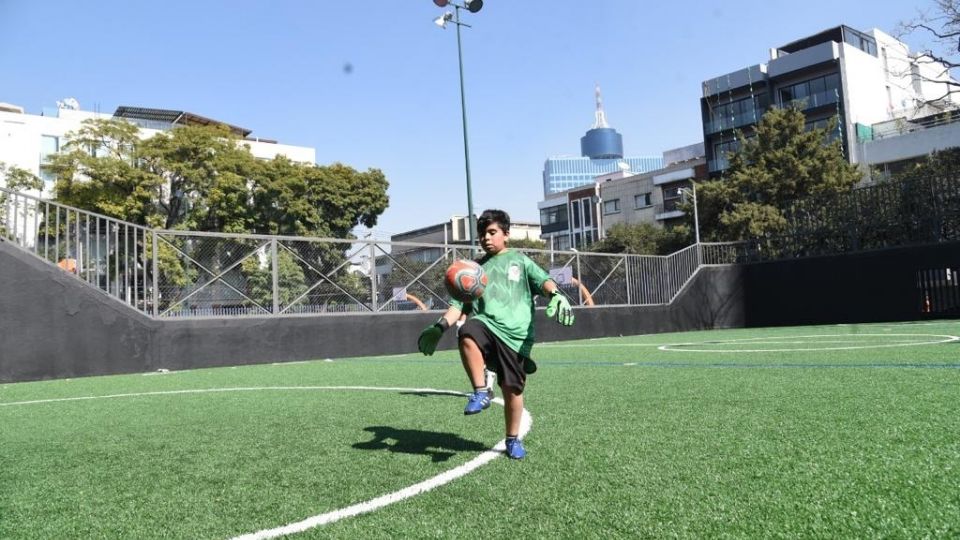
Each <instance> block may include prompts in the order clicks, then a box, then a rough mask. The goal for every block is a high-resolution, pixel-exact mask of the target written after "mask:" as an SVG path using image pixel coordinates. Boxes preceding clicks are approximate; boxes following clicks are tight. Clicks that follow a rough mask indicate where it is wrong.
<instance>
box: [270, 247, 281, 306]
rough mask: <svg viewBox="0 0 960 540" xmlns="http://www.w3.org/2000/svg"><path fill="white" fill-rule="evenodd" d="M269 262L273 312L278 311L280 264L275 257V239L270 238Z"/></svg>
mask: <svg viewBox="0 0 960 540" xmlns="http://www.w3.org/2000/svg"><path fill="white" fill-rule="evenodd" d="M270 262H271V264H272V265H273V287H272V290H273V294H272V296H273V314H274V315H276V314H277V313H280V268H279V267H280V265H279V259H278V258H277V239H276V238H273V239H271V240H270Z"/></svg>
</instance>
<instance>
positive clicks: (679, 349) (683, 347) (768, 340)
mask: <svg viewBox="0 0 960 540" xmlns="http://www.w3.org/2000/svg"><path fill="white" fill-rule="evenodd" d="M891 336H895V337H924V338H944V339H936V340H932V341H904V342H896V343H885V344H870V345H853V346H849V347H811V348H790V349H785V348H784V349H691V348H687V346H698V345H727V344H729V345H736V344H747V343H746V342H752V343H750V344H751V345H752V344H757V345H761V343H758V342H759V341H763V343H762V345H766V344H778V343H783V344H803V343H812V344H816V343H821V342H820V341H812V342H811V341H806V342H797V341H776V340H783V339H791V340H797V339H814V338H832V337H857V338H861V337H891ZM953 341H960V337H958V336H951V335H945V334H852V335H850V336H836V335H833V334H828V335H810V336H775V337H768V338H743V339H727V340H717V341H708V342H699V343H696V342H692V343H672V344H668V345H661V346H659V347H657V348H658V349H659V350H661V351H672V352H709V353H752V352H808V351H848V350H854V349H886V348H890V347H917V346H921V345H936V344H939V343H950V342H953ZM822 343H838V342H835V341H829V340H828V341H823V342H822ZM839 343H845V341H844V342H839ZM673 347H677V348H673Z"/></svg>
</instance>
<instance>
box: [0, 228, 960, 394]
mask: <svg viewBox="0 0 960 540" xmlns="http://www.w3.org/2000/svg"><path fill="white" fill-rule="evenodd" d="M931 268H954V269H956V268H960V243H951V244H939V245H935V246H925V247H914V248H900V249H891V250H884V251H877V252H870V253H859V254H854V255H843V256H835V257H817V258H809V259H798V260H794V261H779V262H770V263H756V264H750V265H744V266H717V267H706V268H703V269H702V270H701V271H700V272H699V273H698V274H697V275H696V276H695V277H694V279H693V280H692V281H691V282H690V283H689V284H688V285H687V287H686V288H685V289H684V290H683V291H682V292H681V294H680V296H679V297H678V298H677V300H676V301H675V302H674V303H673V304H671V305H669V306H640V307H591V308H578V309H577V310H576V316H577V321H576V324H575V325H574V326H572V327H569V328H567V327H562V326H559V325H557V324H555V323H553V322H552V321H549V320H547V319H546V317H543V316H542V315H538V318H537V337H538V341H562V340H567V339H582V338H591V337H607V336H618V335H636V334H650V333H661V332H675V331H684V330H694V329H706V328H736V327H744V326H752V327H759V326H778V325H803V324H835V323H851V322H886V321H910V320H918V319H924V318H934V317H939V318H942V317H951V318H958V317H960V313H953V312H950V313H942V312H941V313H929V314H928V313H922V312H921V308H922V305H923V304H922V293H921V292H920V291H919V290H918V288H917V272H918V271H920V270H926V269H931ZM437 316H438V313H437V312H431V313H418V312H403V313H377V314H367V315H328V316H284V317H250V318H234V319H179V320H153V319H151V318H149V317H146V316H144V315H142V314H140V313H139V312H137V311H135V310H133V309H132V308H129V307H128V306H125V305H123V304H121V303H119V302H117V301H116V300H113V299H112V298H109V297H107V296H106V295H105V294H104V293H102V292H101V291H99V290H96V289H94V288H93V287H90V286H88V285H86V284H84V283H81V282H80V281H79V280H77V279H76V278H74V277H73V276H71V275H68V274H66V273H64V272H63V271H61V270H60V269H59V268H57V267H54V266H52V265H49V264H47V263H45V262H43V261H41V260H40V259H38V258H37V257H35V256H33V255H31V254H29V253H25V252H23V251H21V250H19V249H18V248H16V247H14V246H11V245H10V244H8V243H6V242H3V241H0V383H2V382H15V381H29V380H41V379H55V378H66V377H81V376H90V375H105V374H116V373H139V372H150V371H156V370H158V369H169V370H182V369H191V368H201V367H213V366H229V365H242V364H259V363H269V362H289V361H294V360H313V359H323V358H347V357H356V356H374V355H383V354H398V353H409V352H415V351H416V338H417V335H418V334H419V332H420V330H422V329H423V328H424V327H425V326H427V325H428V324H430V323H432V322H433V321H435V320H436V318H437ZM455 345H456V343H455V338H454V337H453V333H452V332H450V333H448V334H447V335H446V336H444V338H443V340H442V341H441V342H440V349H452V348H453V347H454V346H455Z"/></svg>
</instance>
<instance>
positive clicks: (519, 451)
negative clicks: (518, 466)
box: [507, 437, 527, 459]
mask: <svg viewBox="0 0 960 540" xmlns="http://www.w3.org/2000/svg"><path fill="white" fill-rule="evenodd" d="M525 455H527V451H526V450H524V449H523V443H522V442H520V439H518V438H516V437H509V438H507V457H508V458H510V459H523V456H525Z"/></svg>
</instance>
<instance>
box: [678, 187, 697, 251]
mask: <svg viewBox="0 0 960 540" xmlns="http://www.w3.org/2000/svg"><path fill="white" fill-rule="evenodd" d="M690 186H691V187H689V188H678V189H677V191H678V192H679V193H680V195H683V196H684V197H686V196H687V195H688V194H689V195H690V197H691V198H692V199H693V234H694V238H695V239H696V242H697V244H699V243H700V216H699V215H697V183H696V182H694V181H692V180H691V181H690Z"/></svg>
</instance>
